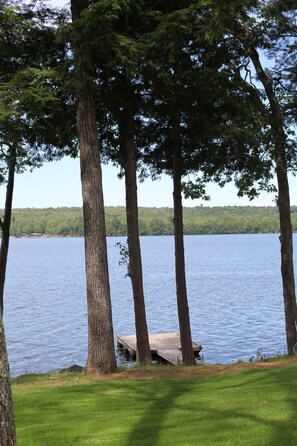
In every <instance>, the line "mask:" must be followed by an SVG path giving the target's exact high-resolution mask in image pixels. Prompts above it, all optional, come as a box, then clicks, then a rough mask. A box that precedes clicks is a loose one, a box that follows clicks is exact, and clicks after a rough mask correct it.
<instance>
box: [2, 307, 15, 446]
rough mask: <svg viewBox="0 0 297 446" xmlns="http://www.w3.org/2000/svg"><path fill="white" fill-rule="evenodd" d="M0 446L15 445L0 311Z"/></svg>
mask: <svg viewBox="0 0 297 446" xmlns="http://www.w3.org/2000/svg"><path fill="white" fill-rule="evenodd" d="M0 445H1V446H14V445H16V433H15V425H14V415H13V405H12V395H11V385H10V374H9V364H8V359H7V351H6V343H5V334H4V326H3V317H2V312H1V310H0Z"/></svg>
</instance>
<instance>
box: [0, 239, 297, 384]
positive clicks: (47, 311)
mask: <svg viewBox="0 0 297 446" xmlns="http://www.w3.org/2000/svg"><path fill="white" fill-rule="evenodd" d="M119 241H121V242H122V243H125V238H120V237H110V238H108V254H109V270H110V281H111V292H112V304H113V321H114V332H115V335H117V334H121V335H124V334H133V333H135V328H134V315H133V300H132V293H131V284H130V280H129V278H125V273H126V269H125V267H124V266H119V260H120V256H119V248H118V247H116V243H117V242H119ZM296 244H297V237H296V234H295V236H294V246H295V251H296V249H297V247H296ZM141 248H142V257H143V271H144V286H145V297H146V309H147V319H148V326H149V331H150V332H151V333H157V332H169V331H178V330H179V327H178V318H177V310H176V296H175V283H174V280H175V279H174V241H173V237H171V236H164V237H142V238H141ZM185 250H186V269H187V288H188V299H189V307H190V315H191V324H192V337H193V340H195V341H197V342H199V343H201V344H202V346H203V352H202V353H203V355H204V359H205V361H207V362H210V363H230V362H234V361H236V360H238V359H242V360H248V359H249V358H250V357H251V356H252V355H255V354H256V352H257V350H258V349H260V348H261V349H263V353H264V354H266V355H272V354H279V353H284V352H285V350H286V340H285V327H284V314H283V313H284V311H283V298H282V288H281V276H280V252H279V251H280V244H279V239H278V234H265V235H263V234H259V235H205V236H186V237H185ZM295 270H297V264H296V260H295ZM84 274H85V273H84V242H83V239H82V238H48V239H47V238H42V239H37V238H36V239H12V240H11V244H10V253H9V262H8V271H7V282H6V293H5V310H4V320H5V329H6V340H7V344H8V352H9V360H10V368H11V373H12V375H13V376H16V375H20V374H23V373H38V372H46V371H50V370H54V369H59V368H64V367H69V366H70V365H73V364H80V365H84V364H85V361H86V351H87V308H86V292H85V275H84ZM119 361H120V359H119Z"/></svg>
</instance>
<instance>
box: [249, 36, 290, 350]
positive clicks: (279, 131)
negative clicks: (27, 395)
mask: <svg viewBox="0 0 297 446" xmlns="http://www.w3.org/2000/svg"><path fill="white" fill-rule="evenodd" d="M244 42H245V43H246V48H247V52H248V54H249V56H250V58H251V60H252V62H253V65H254V67H255V70H256V72H257V75H258V77H259V80H260V81H261V83H262V85H263V87H264V89H265V92H266V96H267V99H268V101H269V105H270V125H271V128H272V130H273V135H274V147H275V170H276V175H277V183H278V209H279V221H280V243H281V274H282V284H283V296H284V307H285V320H286V335H287V349H288V353H289V354H290V355H292V354H293V347H294V345H295V344H296V343H297V308H296V292H295V278H294V257H293V235H292V222H291V207H290V192H289V182H288V174H287V166H286V135H285V132H284V124H283V117H282V112H281V108H280V105H279V102H278V99H277V97H276V95H275V92H274V89H273V84H272V81H271V79H270V78H269V76H268V75H267V74H266V72H265V71H264V69H263V67H262V64H261V62H260V58H259V54H258V51H257V50H256V48H255V47H254V46H253V45H252V44H251V43H250V42H249V36H248V31H247V29H246V34H245V40H244Z"/></svg>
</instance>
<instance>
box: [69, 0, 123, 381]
mask: <svg viewBox="0 0 297 446" xmlns="http://www.w3.org/2000/svg"><path fill="white" fill-rule="evenodd" d="M87 7H88V0H72V1H71V10H72V20H73V22H75V21H76V20H79V18H80V16H81V12H82V10H83V9H85V8H87ZM82 44H83V42H82V39H81V38H80V35H79V33H76V34H75V35H74V38H73V50H74V60H75V92H76V101H77V105H76V107H77V132H78V138H79V147H80V170H81V184H82V197H83V216H84V232H85V260H86V282H87V303H88V358H87V363H86V367H85V369H86V371H90V372H97V373H110V372H112V371H114V370H115V368H116V359H115V349H114V334H113V326H112V311H111V299H110V285H109V274H108V260H107V246H106V232H105V215H104V202H103V188H102V172H101V164H100V152H99V141H98V132H97V123H96V102H95V94H94V91H93V84H92V75H93V67H92V63H91V60H90V58H89V57H88V55H87V54H86V53H85V52H84V53H83V52H82Z"/></svg>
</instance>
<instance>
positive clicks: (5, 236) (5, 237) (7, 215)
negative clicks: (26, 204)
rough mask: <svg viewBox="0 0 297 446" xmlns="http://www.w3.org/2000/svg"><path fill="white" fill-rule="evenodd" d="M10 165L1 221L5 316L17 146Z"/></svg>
mask: <svg viewBox="0 0 297 446" xmlns="http://www.w3.org/2000/svg"><path fill="white" fill-rule="evenodd" d="M7 165H8V179H7V187H6V198H5V208H4V217H3V219H0V227H1V232H2V238H1V247H0V307H1V310H2V314H3V307H4V284H5V276H6V266H7V257H8V248H9V236H10V225H11V210H12V197H13V188H14V175H15V166H16V145H14V146H12V148H11V152H10V154H9V155H8V157H7Z"/></svg>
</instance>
